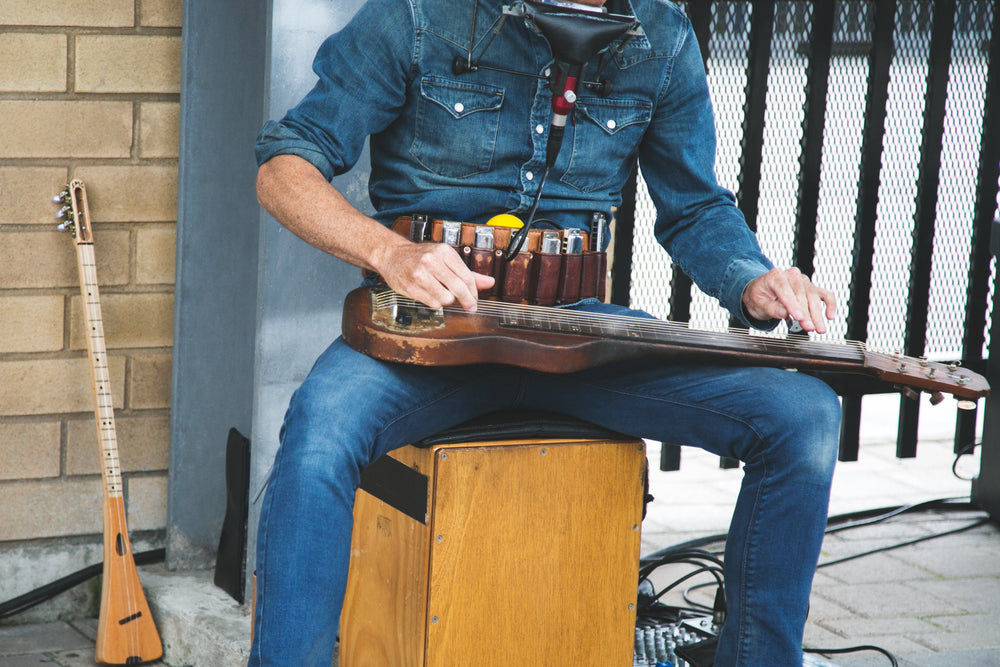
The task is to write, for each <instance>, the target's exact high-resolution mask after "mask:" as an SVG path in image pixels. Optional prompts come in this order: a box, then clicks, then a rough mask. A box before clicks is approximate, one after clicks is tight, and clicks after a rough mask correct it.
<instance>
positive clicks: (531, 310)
mask: <svg viewBox="0 0 1000 667" xmlns="http://www.w3.org/2000/svg"><path fill="white" fill-rule="evenodd" d="M481 311H483V312H484V314H485V313H490V314H494V313H495V316H496V318H497V322H498V324H499V326H500V327H503V328H506V329H521V330H526V331H544V332H550V333H558V334H566V335H577V336H594V337H600V338H611V339H617V340H630V341H635V342H646V343H654V344H657V345H666V346H675V347H678V348H683V349H684V350H687V351H690V352H697V351H699V350H701V351H705V352H732V353H741V354H755V355H765V356H769V357H778V358H791V357H799V356H802V357H810V358H817V359H818V360H822V361H823V362H824V363H837V364H842V365H844V366H857V365H862V364H864V350H863V349H862V348H861V346H859V345H856V344H855V345H851V344H840V343H824V342H817V341H811V340H809V339H806V338H803V339H801V340H795V339H781V338H769V337H766V336H756V335H750V334H748V333H745V332H738V331H725V332H713V331H702V330H695V329H690V328H688V327H687V326H685V325H683V324H678V323H676V322H665V321H662V320H654V319H646V318H637V317H622V316H607V315H603V314H597V313H587V312H576V311H567V310H559V309H555V308H538V307H531V306H527V307H525V306H515V305H508V304H499V303H498V304H493V303H491V304H488V305H485V306H484V307H481Z"/></svg>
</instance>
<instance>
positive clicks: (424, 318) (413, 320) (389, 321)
mask: <svg viewBox="0 0 1000 667" xmlns="http://www.w3.org/2000/svg"><path fill="white" fill-rule="evenodd" d="M371 297H372V323H373V324H375V325H377V326H379V327H381V328H383V329H385V330H387V331H393V332H395V333H401V334H419V333H424V332H427V331H433V330H435V329H443V328H444V326H445V325H444V309H443V308H430V307H429V306H425V305H424V304H422V303H420V302H419V301H415V300H413V299H409V298H407V297H404V296H400V295H399V294H396V293H395V292H393V291H392V290H391V289H389V288H388V287H384V288H378V289H373V290H372V292H371Z"/></svg>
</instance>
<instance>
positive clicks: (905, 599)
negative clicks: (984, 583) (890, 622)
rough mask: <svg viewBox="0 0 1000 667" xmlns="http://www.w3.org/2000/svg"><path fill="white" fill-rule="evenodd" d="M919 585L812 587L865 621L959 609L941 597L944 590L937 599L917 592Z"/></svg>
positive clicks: (919, 591)
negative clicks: (865, 619)
mask: <svg viewBox="0 0 1000 667" xmlns="http://www.w3.org/2000/svg"><path fill="white" fill-rule="evenodd" d="M920 583H922V582H917V583H915V584H913V585H909V584H902V583H888V584H857V585H853V586H822V587H813V595H819V596H821V597H824V598H826V599H828V600H832V601H833V602H836V603H837V604H839V605H842V606H844V607H847V608H848V609H850V610H851V611H853V612H855V613H856V614H859V615H861V616H863V617H865V618H887V617H888V618H892V617H898V616H907V615H913V616H932V615H947V614H955V613H958V612H959V611H961V610H962V608H961V607H959V606H958V605H957V603H954V602H952V601H950V599H947V598H945V597H944V595H946V589H937V590H938V591H939V592H940V593H941V595H940V596H939V595H935V594H933V593H932V592H930V591H927V590H921V589H919V588H918V586H919V584H920ZM966 611H967V610H966Z"/></svg>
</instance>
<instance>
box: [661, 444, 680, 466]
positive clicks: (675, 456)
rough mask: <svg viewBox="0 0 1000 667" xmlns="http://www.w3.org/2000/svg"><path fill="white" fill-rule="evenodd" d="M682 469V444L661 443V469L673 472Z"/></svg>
mask: <svg viewBox="0 0 1000 667" xmlns="http://www.w3.org/2000/svg"><path fill="white" fill-rule="evenodd" d="M680 469H681V446H680V445H671V444H670V443H667V442H661V443H660V470H662V471H663V472H672V471H674V470H680Z"/></svg>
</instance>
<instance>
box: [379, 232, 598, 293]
mask: <svg viewBox="0 0 1000 667" xmlns="http://www.w3.org/2000/svg"><path fill="white" fill-rule="evenodd" d="M392 229H393V231H395V232H396V233H398V234H402V235H403V236H405V237H407V238H409V239H410V240H411V241H415V242H417V243H445V244H447V245H449V246H451V247H453V248H454V249H455V250H456V252H458V254H459V255H460V256H461V257H462V260H463V261H464V262H465V264H466V266H468V267H469V268H470V269H471V270H472V271H474V272H476V273H481V274H484V275H488V276H493V278H494V279H495V281H496V282H495V283H494V285H493V287H491V288H490V289H488V290H483V291H482V292H480V293H479V297H480V298H483V299H491V300H494V301H506V302H509V303H525V304H535V305H539V306H553V305H558V304H570V303H575V302H577V301H580V300H581V299H588V298H597V299H599V300H601V301H604V296H605V283H606V277H607V267H608V260H607V253H605V252H604V251H598V250H592V249H590V240H591V239H590V235H589V234H588V233H587V232H586V231H583V230H580V229H561V230H549V229H532V230H530V231H529V232H528V237H527V239H526V240H525V241H524V244H523V245H522V246H521V251H520V252H519V253H518V254H517V255H515V256H514V257H512V258H511V259H510V260H509V261H508V260H507V259H506V258H505V256H504V255H505V251H506V250H507V246H508V244H509V243H510V240H511V237H512V236H513V234H514V233H516V231H517V230H516V229H513V228H511V227H495V226H490V225H477V224H473V223H469V222H450V221H444V220H435V219H433V218H429V217H426V216H418V215H415V216H405V217H401V218H397V219H396V221H395V222H393V224H392Z"/></svg>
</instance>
